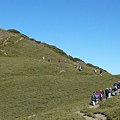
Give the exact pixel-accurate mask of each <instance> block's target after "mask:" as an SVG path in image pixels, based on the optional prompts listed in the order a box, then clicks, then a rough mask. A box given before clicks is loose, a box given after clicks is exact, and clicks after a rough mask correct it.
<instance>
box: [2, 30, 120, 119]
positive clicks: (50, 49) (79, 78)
mask: <svg viewBox="0 0 120 120" xmlns="http://www.w3.org/2000/svg"><path fill="white" fill-rule="evenodd" d="M43 56H44V57H45V60H44V61H43V60H42V57H43ZM48 59H49V60H50V62H48ZM58 59H60V61H61V62H60V64H58ZM65 60H66V62H65ZM0 63H1V65H0V68H1V72H0V120H26V119H33V120H82V119H83V120H84V117H83V116H80V115H76V114H74V111H77V110H83V111H85V112H86V114H91V115H92V114H93V113H95V112H101V113H104V114H105V115H106V116H108V118H110V119H111V120H112V119H113V116H114V118H119V116H118V114H119V113H118V112H117V111H119V105H118V104H117V103H118V102H119V99H118V98H119V95H118V96H117V97H114V98H111V99H109V100H108V101H107V102H106V101H104V102H101V106H100V107H99V108H97V109H96V110H93V109H89V108H88V106H89V103H90V97H91V94H92V92H93V91H96V90H98V89H105V88H106V87H112V85H113V83H114V82H115V81H118V80H119V76H117V77H116V76H112V75H111V74H109V73H108V72H107V71H106V70H103V76H102V77H101V76H100V75H99V71H100V69H101V68H99V67H96V66H94V65H92V64H90V63H89V64H87V63H85V62H84V61H82V60H81V59H79V58H73V57H72V56H70V55H67V54H66V53H65V52H64V51H63V50H61V49H59V48H57V47H56V46H52V45H48V44H46V43H43V42H40V41H36V40H34V39H33V38H29V37H28V36H26V35H24V34H22V33H20V32H19V31H17V30H14V29H9V30H3V29H0ZM75 66H82V67H83V71H82V72H80V71H78V70H77V69H76V68H75ZM94 69H97V71H98V72H97V74H94ZM113 101H116V102H117V103H116V104H114V105H113V104H112V103H115V102H113ZM113 106H114V108H113ZM103 108H104V109H103ZM114 111H115V112H114Z"/></svg>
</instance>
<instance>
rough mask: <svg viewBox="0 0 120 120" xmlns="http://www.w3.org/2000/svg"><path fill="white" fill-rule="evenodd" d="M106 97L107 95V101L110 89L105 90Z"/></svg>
mask: <svg viewBox="0 0 120 120" xmlns="http://www.w3.org/2000/svg"><path fill="white" fill-rule="evenodd" d="M105 95H106V99H108V95H109V89H108V88H106V89H105Z"/></svg>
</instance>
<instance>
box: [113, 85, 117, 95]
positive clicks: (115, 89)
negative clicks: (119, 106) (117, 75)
mask: <svg viewBox="0 0 120 120" xmlns="http://www.w3.org/2000/svg"><path fill="white" fill-rule="evenodd" d="M112 90H114V92H113V93H112V95H113V96H115V95H117V93H118V89H117V87H115V88H113V89H112Z"/></svg>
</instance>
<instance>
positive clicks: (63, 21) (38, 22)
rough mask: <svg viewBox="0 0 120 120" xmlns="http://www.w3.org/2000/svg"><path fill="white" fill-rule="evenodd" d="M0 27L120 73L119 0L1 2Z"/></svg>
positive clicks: (17, 0)
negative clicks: (13, 30)
mask: <svg viewBox="0 0 120 120" xmlns="http://www.w3.org/2000/svg"><path fill="white" fill-rule="evenodd" d="M0 28H3V29H5V30H7V29H11V28H13V29H16V30H18V31H20V32H21V33H23V34H26V35H27V36H29V37H30V38H34V39H36V40H38V41H41V42H45V43H48V44H50V45H54V46H56V47H58V48H60V49H62V50H63V51H64V52H66V53H67V54H68V55H71V56H73V57H77V58H80V59H82V60H83V61H85V62H86V63H91V64H93V65H95V66H99V67H101V68H103V69H105V70H107V71H108V72H110V73H111V74H120V63H119V62H120V55H119V52H120V47H119V45H120V0H0Z"/></svg>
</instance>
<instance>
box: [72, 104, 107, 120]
mask: <svg viewBox="0 0 120 120" xmlns="http://www.w3.org/2000/svg"><path fill="white" fill-rule="evenodd" d="M98 107H99V104H98V105H95V106H93V105H90V106H89V108H92V109H95V108H98ZM74 113H75V114H79V115H81V116H83V117H84V118H85V119H86V120H107V117H106V116H105V115H102V114H94V115H95V118H93V117H89V116H86V115H84V113H82V112H81V111H75V112H74Z"/></svg>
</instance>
